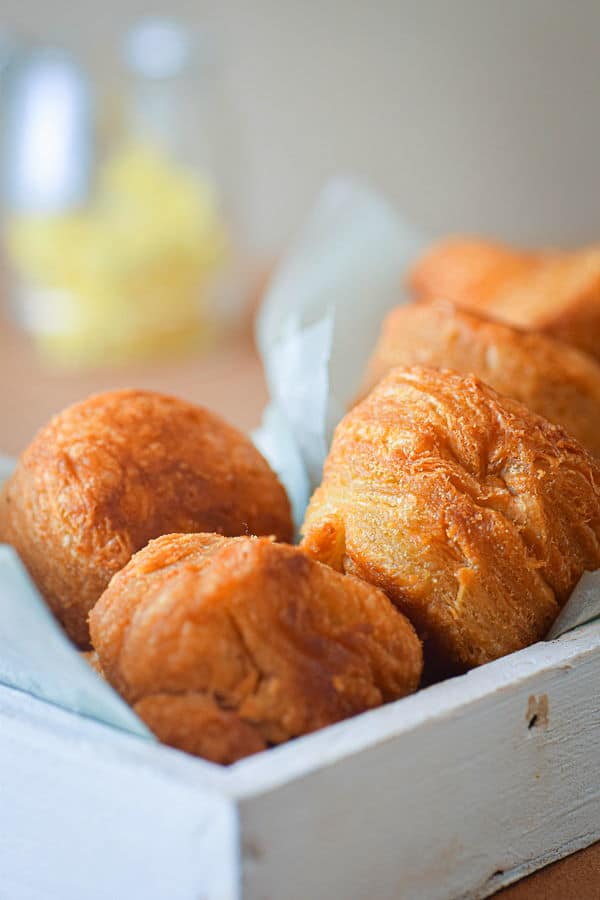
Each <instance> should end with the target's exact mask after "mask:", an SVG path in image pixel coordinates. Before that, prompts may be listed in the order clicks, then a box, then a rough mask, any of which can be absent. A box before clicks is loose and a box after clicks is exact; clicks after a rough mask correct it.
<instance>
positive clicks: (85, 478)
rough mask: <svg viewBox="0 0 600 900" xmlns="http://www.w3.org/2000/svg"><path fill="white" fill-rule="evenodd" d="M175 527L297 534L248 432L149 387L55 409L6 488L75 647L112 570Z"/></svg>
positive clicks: (40, 578)
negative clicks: (294, 532)
mask: <svg viewBox="0 0 600 900" xmlns="http://www.w3.org/2000/svg"><path fill="white" fill-rule="evenodd" d="M173 531H189V532H194V531H214V532H218V533H220V534H225V535H238V534H267V535H270V534H272V535H275V536H276V537H278V538H279V539H280V540H289V539H290V538H291V536H292V533H293V528H292V522H291V514H290V506H289V502H288V499H287V496H286V493H285V491H284V489H283V487H282V485H281V484H280V483H279V481H278V480H277V477H276V476H275V474H274V473H273V472H272V470H271V469H270V467H269V466H268V464H267V463H266V461H265V460H264V459H263V457H262V456H261V455H260V453H259V452H258V451H257V450H256V449H255V447H254V446H253V445H252V444H251V442H250V441H249V439H248V438H247V437H245V436H244V435H243V434H241V433H240V432H239V431H237V430H236V429H234V428H232V427H230V426H229V425H227V424H226V423H225V422H223V421H222V420H221V419H220V418H218V417H217V416H215V415H213V414H212V413H210V412H208V411H207V410H205V409H202V408H200V407H196V406H193V405H192V404H190V403H186V402H184V401H182V400H177V399H175V398H173V397H166V396H163V395H161V394H156V393H153V392H150V391H133V390H130V391H115V392H111V393H106V394H98V395H95V396H93V397H90V398H89V399H88V400H85V401H83V402H82V403H77V404H76V405H75V406H71V407H69V408H68V409H66V410H65V411H64V412H62V413H60V414H59V415H58V416H55V418H54V419H52V420H51V422H50V423H49V424H48V425H46V426H45V427H44V428H42V429H41V431H40V432H39V433H38V434H37V436H36V437H35V439H34V441H33V443H32V444H31V445H30V446H29V448H28V449H27V450H26V451H25V452H24V453H23V455H22V456H21V458H20V460H19V463H18V465H17V468H16V470H15V472H14V474H13V475H12V477H11V478H10V479H9V480H8V482H7V483H6V485H5V487H4V489H3V491H2V493H1V494H0V540H4V541H6V542H8V543H10V544H12V545H13V546H14V547H15V548H16V550H17V551H18V553H19V555H20V556H21V559H22V560H23V562H24V563H25V565H26V566H27V568H28V570H29V572H30V574H31V576H32V577H33V579H34V581H35V582H36V583H37V585H38V587H39V589H40V591H41V593H42V594H43V596H44V597H45V599H46V600H47V602H48V603H49V605H50V607H51V608H52V610H53V611H54V613H55V614H56V616H57V617H58V619H59V620H60V621H61V622H62V623H63V625H64V627H65V629H66V631H67V633H68V634H69V635H70V637H71V638H72V639H73V640H74V641H75V642H76V643H77V644H79V645H80V646H83V647H85V646H87V645H88V643H89V634H88V626H87V616H88V613H89V611H90V609H91V607H92V606H93V605H94V603H95V602H96V600H97V599H98V597H99V596H100V594H101V593H102V591H103V590H104V588H105V587H106V586H107V584H108V582H109V581H110V578H111V576H112V575H114V573H115V572H118V571H119V569H121V568H122V567H123V566H124V565H125V563H126V562H127V561H128V560H129V559H130V558H131V556H132V554H133V553H135V552H136V550H139V549H140V548H141V547H143V546H145V544H147V543H148V541H149V540H150V539H151V538H154V537H158V536H159V535H161V534H166V533H169V532H173Z"/></svg>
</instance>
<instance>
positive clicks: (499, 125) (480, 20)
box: [1, 0, 600, 254]
mask: <svg viewBox="0 0 600 900" xmlns="http://www.w3.org/2000/svg"><path fill="white" fill-rule="evenodd" d="M157 12H158V13H163V12H164V13H166V14H168V15H179V16H181V17H183V18H184V19H186V20H187V21H190V22H192V23H202V22H206V23H207V24H209V25H210V27H211V28H212V29H213V30H214V32H215V33H216V35H217V38H218V41H219V42H220V44H221V48H222V53H223V57H224V61H225V75H226V78H227V86H228V90H229V94H230V98H231V101H232V104H233V105H234V107H235V110H236V114H237V121H238V130H239V141H240V146H241V154H242V156H241V158H242V159H243V173H242V174H243V178H242V180H241V182H240V183H241V184H242V185H243V207H244V211H245V220H246V224H247V227H248V229H249V238H250V243H251V246H252V247H253V249H254V250H256V251H260V252H261V253H262V252H264V253H266V254H269V253H271V252H273V251H274V250H276V249H277V248H278V247H279V246H280V245H281V244H282V242H283V241H284V240H285V237H286V236H287V234H288V233H289V231H290V229H292V228H293V227H294V225H295V224H296V223H297V222H298V221H299V219H300V217H301V215H302V214H303V212H304V211H305V210H306V209H307V207H308V206H309V205H310V203H311V201H312V199H313V197H314V195H315V193H316V191H317V190H318V187H319V186H320V184H321V183H322V182H323V181H324V180H325V179H326V178H327V177H328V176H329V175H331V174H332V173H335V172H338V171H343V172H354V173H357V174H359V175H362V176H364V177H365V178H367V179H368V180H369V181H371V182H372V183H373V184H374V185H376V186H379V187H380V188H382V189H384V190H385V191H386V192H388V193H389V194H390V195H391V196H392V197H393V199H394V200H395V202H396V204H397V206H398V207H399V208H401V209H402V210H403V211H404V213H405V214H406V215H407V216H408V217H409V218H411V219H412V220H413V221H414V222H415V223H417V224H418V225H421V226H422V227H424V228H425V229H428V230H429V231H430V232H432V233H434V234H438V233H443V232H447V231H455V230H475V231H483V232H486V233H489V234H496V235H499V236H503V237H506V238H509V239H510V238H512V239H515V240H523V241H528V242H532V243H535V244H539V243H546V242H563V243H576V242H578V241H585V240H591V239H595V240H597V239H598V238H599V237H600V202H599V201H600V197H599V191H598V161H599V159H600V109H599V107H600V102H599V99H598V97H599V93H600V91H599V88H600V3H598V2H597V0H575V2H573V0H570V2H569V0H554V2H552V0H496V2H491V0H488V2H482V0H453V2H443V0H422V2H417V0H395V2H394V0H380V2H375V3H367V2H361V3H357V2H350V0H346V2H344V0H321V2H316V0H253V2H243V0H214V2H212V3H211V2H203V0H169V2H168V3H167V2H166V0H165V2H164V4H163V5H162V6H160V5H158V4H157V3H154V5H152V6H150V5H149V4H148V2H146V0H101V2H98V0H95V2H93V3H90V2H86V0H81V2H79V3H75V2H73V0H2V4H1V19H2V25H4V26H9V27H16V28H18V29H20V30H22V31H23V32H24V33H25V34H29V35H34V36H38V37H40V38H42V39H44V40H46V41H47V40H56V41H59V42H65V43H67V44H68V46H70V47H72V48H74V49H75V50H78V51H79V52H80V53H81V54H82V55H84V56H85V57H86V58H87V59H88V60H90V61H92V62H93V64H94V65H95V66H98V67H100V68H102V67H105V68H111V67H113V66H114V64H115V58H116V49H115V48H116V45H117V42H118V39H119V34H120V33H121V32H122V30H123V29H124V28H125V27H126V26H128V25H130V24H131V23H132V21H134V20H135V18H136V17H137V16H139V15H141V14H145V13H157Z"/></svg>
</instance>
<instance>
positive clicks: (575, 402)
mask: <svg viewBox="0 0 600 900" xmlns="http://www.w3.org/2000/svg"><path fill="white" fill-rule="evenodd" d="M413 365H423V366H432V367H435V368H442V369H453V370H454V371H456V372H460V373H463V374H470V373H472V374H474V375H476V376H477V377H478V378H480V379H481V380H482V381H485V382H486V384H489V385H491V386H492V387H493V388H494V389H495V390H497V391H498V392H499V393H500V394H505V395H506V396H507V397H512V398H513V399H515V400H518V401H519V402H521V403H524V404H525V406H527V407H529V409H531V410H532V411H533V412H536V413H538V414H539V415H541V416H544V417H545V418H546V419H548V420H549V421H550V422H553V423H554V424H555V425H562V427H563V428H565V429H566V430H567V431H568V432H570V434H572V435H573V437H575V438H577V440H578V441H580V443H582V444H583V446H584V447H586V448H587V449H588V450H590V451H591V452H592V453H593V454H594V455H596V456H599V455H600V365H598V363H596V362H595V360H593V359H592V358H591V357H589V356H588V355H587V354H585V353H582V352H580V351H579V350H577V349H576V348H575V347H571V346H569V345H568V344H565V343H563V342H562V341H558V340H555V339H553V338H551V337H548V336H546V335H543V334H539V333H538V332H533V331H524V330H522V329H519V328H516V327H514V326H511V325H506V324H504V323H501V322H498V321H494V320H492V319H489V318H486V317H482V316H480V315H475V314H473V313H470V312H468V311H467V310H464V309H460V308H458V307H456V306H454V305H453V304H451V303H447V302H442V301H426V302H423V303H413V304H409V305H408V306H399V307H397V308H396V309H395V310H393V311H392V312H391V313H390V314H389V315H388V316H387V318H386V320H385V322H384V324H383V327H382V330H381V336H380V338H379V342H378V344H377V347H376V349H375V352H374V353H373V356H372V358H371V361H370V363H369V367H368V371H367V375H366V378H365V384H364V387H363V395H365V394H367V393H368V392H369V391H370V390H371V388H373V387H374V386H375V384H377V382H378V381H379V380H380V379H381V378H382V377H383V376H384V375H385V374H386V373H387V372H389V370H390V369H392V368H394V367H395V366H413Z"/></svg>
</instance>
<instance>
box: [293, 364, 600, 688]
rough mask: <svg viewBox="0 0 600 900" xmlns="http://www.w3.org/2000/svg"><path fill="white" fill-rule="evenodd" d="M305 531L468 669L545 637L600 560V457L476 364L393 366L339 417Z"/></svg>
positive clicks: (310, 548)
mask: <svg viewBox="0 0 600 900" xmlns="http://www.w3.org/2000/svg"><path fill="white" fill-rule="evenodd" d="M303 534H304V542H303V547H304V549H305V551H306V552H307V553H308V554H310V555H311V556H312V557H313V558H314V559H318V560H321V561H322V562H326V563H329V564H330V565H332V566H333V567H335V568H336V569H338V570H341V571H344V572H351V573H353V574H355V575H358V576H360V577H362V578H365V579H366V580H368V581H370V582H371V583H372V584H376V585H378V586H379V587H381V588H383V590H385V591H386V593H387V594H388V596H389V597H390V598H391V599H392V600H393V601H394V602H395V603H396V604H397V606H398V607H399V609H401V610H402V611H403V612H404V613H405V614H406V615H407V616H408V617H409V618H410V619H411V621H412V622H413V624H414V625H415V627H416V629H417V632H418V633H419V634H420V636H421V637H422V638H423V640H424V642H425V654H426V662H427V663H428V665H429V666H430V667H431V668H433V669H434V670H436V671H437V672H438V674H446V673H451V672H457V671H462V670H465V669H467V668H469V667H471V666H476V665H479V664H481V663H485V662H487V661H489V660H492V659H495V658H496V657H499V656H502V655H503V654H505V653H509V652H511V651H513V650H518V649H520V648H522V647H525V646H526V645H527V644H530V643H532V642H533V641H536V640H537V639H539V638H541V637H543V635H544V634H545V633H546V632H547V630H548V628H549V627H550V625H551V623H552V621H553V620H554V618H555V617H556V615H557V613H558V611H559V609H560V607H561V606H562V604H563V603H564V602H565V601H566V600H567V598H568V596H569V594H570V592H571V590H572V588H573V587H574V585H575V584H576V582H577V580H578V579H579V577H580V576H581V574H582V572H583V571H584V570H585V569H595V568H597V567H598V566H599V565H600V546H599V537H600V466H599V465H598V463H597V462H596V461H595V460H594V458H593V457H592V456H591V455H590V454H588V453H587V452H586V451H585V450H584V449H583V448H582V447H581V446H580V445H579V444H578V443H577V442H576V441H575V440H574V438H571V437H570V436H569V435H568V434H567V433H566V432H565V431H563V430H562V429H561V428H559V427H557V426H555V425H551V424H550V423H549V422H547V421H546V420H545V419H542V418H541V417H539V416H536V415H535V414H534V413H532V412H530V411H529V410H527V409H526V408H525V407H524V406H522V405H521V404H519V403H516V402H515V401H514V400H509V399H508V398H505V397H501V396H500V395H499V394H497V393H496V392H495V391H494V390H493V389H492V388H490V387H488V386H487V385H484V384H483V383H482V382H480V381H478V380H477V379H476V378H475V377H474V376H468V377H462V376H460V375H456V374H454V373H451V372H448V371H443V370H442V371H440V370H436V369H425V368H418V367H415V368H411V369H402V368H399V369H393V370H392V371H391V372H390V373H389V374H388V375H387V376H386V377H385V378H384V379H383V381H381V382H380V383H379V385H378V386H377V387H376V388H375V390H374V391H373V392H372V393H371V394H370V395H369V396H368V397H367V398H366V399H365V400H364V401H363V402H362V403H360V404H359V405H358V406H356V407H355V408H354V409H353V410H352V411H351V412H350V413H348V415H346V417H345V418H344V419H343V420H342V422H341V423H340V424H339V425H338V427H337V430H336V432H335V437H334V440H333V444H332V447H331V451H330V453H329V456H328V459H327V462H326V464H325V470H324V477H323V482H322V484H321V486H320V487H319V488H318V489H317V490H316V492H315V494H314V495H313V497H312V500H311V502H310V505H309V508H308V511H307V515H306V520H305V522H304V526H303Z"/></svg>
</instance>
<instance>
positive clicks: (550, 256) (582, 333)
mask: <svg viewBox="0 0 600 900" xmlns="http://www.w3.org/2000/svg"><path fill="white" fill-rule="evenodd" d="M409 286H410V288H411V290H412V292H413V294H414V296H415V297H416V298H417V299H422V300H435V299H441V300H450V301H452V302H453V303H456V304H458V305H459V306H464V307H467V308H470V309H473V310H475V311H476V312H477V311H479V312H484V313H486V314H488V315H490V316H493V317H494V318H496V319H500V320H501V321H504V322H509V323H512V324H514V325H518V326H520V327H522V328H529V329H536V330H538V331H543V332H545V333H546V334H551V335H553V336H554V337H557V338H560V339H561V340H563V341H565V342H566V343H568V344H573V345H574V346H576V347H579V348H580V349H582V350H585V351H587V352H588V353H590V354H591V355H592V356H595V357H596V358H600V246H592V247H587V248H584V249H581V250H577V251H572V252H558V251H556V252H546V253H527V252H521V251H519V250H514V249H512V248H510V247H507V246H503V245H502V244H495V243H492V242H490V241H484V240H477V239H476V238H472V239H471V238H451V239H449V240H446V241H442V242H441V243H439V244H436V245H434V246H433V247H432V248H431V249H430V250H428V251H427V252H426V253H425V254H424V255H423V256H422V257H421V259H420V260H418V261H417V263H416V264H415V265H414V266H413V269H412V272H411V274H410V276H409Z"/></svg>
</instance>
